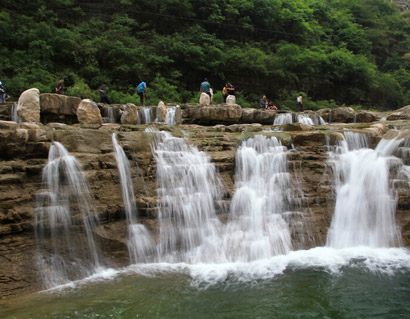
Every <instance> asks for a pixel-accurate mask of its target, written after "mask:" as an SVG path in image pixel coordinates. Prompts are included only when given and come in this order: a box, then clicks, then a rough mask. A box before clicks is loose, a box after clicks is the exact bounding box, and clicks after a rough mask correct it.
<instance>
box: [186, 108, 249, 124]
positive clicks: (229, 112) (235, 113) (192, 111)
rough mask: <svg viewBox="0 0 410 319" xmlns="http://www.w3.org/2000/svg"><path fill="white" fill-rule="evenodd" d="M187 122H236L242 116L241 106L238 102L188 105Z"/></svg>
mask: <svg viewBox="0 0 410 319" xmlns="http://www.w3.org/2000/svg"><path fill="white" fill-rule="evenodd" d="M185 115H186V118H185V119H184V120H185V122H187V123H195V124H204V125H215V124H237V123H239V122H240V120H241V117H242V108H241V106H240V105H238V104H232V105H229V104H217V105H211V106H204V107H190V108H187V109H186V113H185Z"/></svg>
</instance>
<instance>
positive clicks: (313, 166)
mask: <svg viewBox="0 0 410 319" xmlns="http://www.w3.org/2000/svg"><path fill="white" fill-rule="evenodd" d="M220 107H221V106H218V107H200V108H199V107H192V108H189V110H188V111H187V110H186V109H185V110H184V113H185V120H186V118H187V117H186V115H187V112H188V114H189V115H190V118H191V121H192V122H194V123H196V122H199V123H202V124H206V125H208V124H211V123H215V122H216V124H217V125H215V124H213V125H214V126H206V127H204V126H201V125H179V126H175V127H171V126H166V125H158V124H155V125H153V126H152V127H154V128H156V129H158V130H161V129H164V130H167V131H170V132H171V133H172V134H173V135H174V136H177V137H184V138H186V140H187V142H188V143H191V144H193V145H195V146H197V147H198V149H199V150H201V151H205V152H206V153H207V154H208V155H209V156H210V157H211V161H212V162H213V163H214V164H215V166H216V169H217V171H218V174H219V177H220V179H221V182H222V184H223V186H224V194H223V200H224V201H225V202H226V203H229V202H230V200H231V198H232V196H233V194H234V192H235V184H234V176H235V154H236V151H237V148H238V147H239V145H240V144H241V142H242V141H244V140H246V139H248V138H250V137H253V136H255V135H256V134H263V135H266V136H276V137H277V138H278V139H280V140H281V141H282V144H283V145H285V146H287V147H288V149H289V151H288V153H287V157H288V169H289V171H290V172H291V174H292V177H293V178H294V179H295V180H297V181H298V183H299V187H300V190H301V193H300V196H299V198H297V201H295V202H298V203H299V204H300V206H299V207H294V208H295V210H297V209H300V211H301V214H300V215H299V217H298V218H301V221H303V224H304V225H305V226H304V227H302V228H292V239H293V246H294V249H301V248H310V247H314V246H318V245H323V244H325V242H326V235H327V231H328V227H329V226H330V222H331V217H332V214H333V211H334V205H335V190H334V186H333V185H332V180H333V177H332V170H331V169H330V167H329V164H328V163H327V160H328V154H327V150H328V145H329V144H330V145H332V144H335V143H336V142H337V141H338V140H340V139H341V134H342V133H343V132H344V131H346V130H351V131H355V132H361V133H364V134H367V135H368V136H369V138H370V141H371V144H372V146H373V147H374V145H376V144H377V142H378V141H379V140H380V139H381V138H382V137H386V138H394V137H396V136H397V135H398V133H397V132H398V131H397V130H396V129H398V130H401V131H402V132H404V131H406V130H409V129H410V123H409V122H403V121H401V122H383V123H381V122H379V123H369V124H368V123H357V124H354V123H351V124H344V123H334V124H327V125H323V126H311V125H306V124H301V123H297V124H292V125H287V126H286V128H287V129H286V130H283V131H274V130H272V129H273V128H274V127H273V126H272V125H271V124H272V123H271V124H270V125H269V126H263V125H261V124H258V123H257V124H239V123H236V121H238V122H239V121H240V119H241V118H244V114H245V113H246V112H249V111H244V110H242V109H241V108H240V107H239V106H236V105H232V106H229V107H227V108H226V109H225V110H224V111H219V110H218V108H220ZM255 111H260V110H255ZM255 111H252V112H249V113H259V112H255ZM221 112H222V113H223V114H225V116H224V117H222V118H223V120H221V117H220V114H221ZM260 112H263V111H260ZM264 114H268V115H266V116H267V118H269V121H271V120H272V122H273V118H271V117H270V116H271V115H270V113H264ZM347 114H348V116H350V114H351V112H350V110H347ZM246 116H248V118H249V119H251V118H255V116H254V115H249V114H248V115H246ZM225 124H227V125H225ZM146 127H147V126H145V125H125V124H124V125H120V124H103V125H101V124H76V125H65V124H62V123H49V124H47V125H42V124H29V123H23V124H17V123H14V122H8V121H0V202H1V206H0V269H1V273H0V298H2V297H3V298H4V297H10V296H15V295H20V294H23V293H27V292H31V291H34V290H38V289H40V287H41V282H40V279H39V276H38V273H37V270H36V267H35V266H34V264H35V240H34V210H35V207H36V197H37V196H38V194H39V192H40V191H41V189H42V169H43V168H44V166H45V165H46V163H47V157H48V150H49V148H50V146H51V143H52V141H58V142H60V143H62V144H63V145H64V146H65V147H66V148H67V150H68V151H69V152H70V153H71V154H72V155H74V156H75V157H76V158H77V160H78V161H79V162H80V164H81V166H82V169H83V171H84V175H85V176H86V178H87V180H88V183H89V186H90V191H91V197H92V200H93V202H94V206H95V208H96V211H97V212H98V214H99V218H100V225H99V226H98V227H97V229H96V230H95V233H96V235H97V238H98V241H99V242H100V243H102V244H103V246H104V256H105V259H104V262H105V263H106V264H107V265H109V266H112V267H118V266H124V265H127V264H128V263H129V258H128V253H127V247H126V244H125V238H126V230H125V228H126V226H125V225H126V222H125V215H124V207H123V202H122V197H121V189H120V184H119V176H118V171H117V164H116V161H115V156H114V149H113V146H112V141H111V134H112V133H113V132H115V133H116V134H117V139H118V142H119V144H120V145H121V146H122V147H123V149H124V151H125V153H126V155H127V157H128V159H129V160H130V165H131V171H132V181H133V185H134V189H135V194H136V197H137V198H136V200H137V204H138V209H139V218H140V220H141V221H142V222H143V223H144V224H145V225H146V226H147V228H148V229H149V230H150V231H151V232H152V233H153V234H156V233H157V215H158V212H157V209H156V205H157V191H156V188H157V183H156V163H155V160H154V158H153V155H152V150H151V146H150V144H151V142H152V141H153V139H154V135H153V134H152V133H146V132H144V130H145V128H146ZM395 128H396V129H395ZM406 138H407V137H406ZM408 164H409V163H408ZM408 164H407V165H408ZM396 191H397V194H398V205H397V212H396V222H397V223H398V225H399V227H400V228H401V231H402V240H403V244H404V245H406V246H409V245H410V204H409V202H410V199H409V197H410V194H409V185H408V184H406V183H404V182H401V183H397V185H396ZM221 207H222V206H221ZM218 213H219V216H220V218H221V220H222V221H225V220H226V219H227V216H229V212H228V211H226V209H222V208H221V209H220V211H219V212H218Z"/></svg>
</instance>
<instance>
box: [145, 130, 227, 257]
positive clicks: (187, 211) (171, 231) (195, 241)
mask: <svg viewBox="0 0 410 319" xmlns="http://www.w3.org/2000/svg"><path fill="white" fill-rule="evenodd" d="M155 134H156V137H157V141H156V143H155V144H154V145H153V153H154V157H155V160H156V162H157V183H158V190H157V192H158V197H159V199H160V201H159V207H158V211H159V228H160V233H159V243H158V255H159V260H160V261H167V262H180V261H183V262H189V263H198V262H214V261H215V260H218V259H220V257H218V256H219V255H220V254H223V252H221V250H220V249H219V248H220V247H219V243H218V237H219V234H220V232H221V229H222V224H221V223H220V221H219V219H218V218H217V216H216V212H215V204H214V203H215V201H217V200H218V199H219V198H220V194H221V192H220V187H221V184H220V181H219V179H218V178H217V176H216V171H215V166H214V165H213V164H212V163H211V162H210V158H209V157H208V156H207V155H206V154H205V153H204V152H200V151H199V150H198V149H197V148H196V147H193V146H190V145H187V144H186V143H185V141H184V140H183V139H181V138H175V137H173V136H172V135H171V134H169V133H167V132H156V133H155Z"/></svg>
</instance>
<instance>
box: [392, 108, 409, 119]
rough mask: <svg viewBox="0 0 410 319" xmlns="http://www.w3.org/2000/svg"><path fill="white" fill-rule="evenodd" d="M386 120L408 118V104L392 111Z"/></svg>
mask: <svg viewBox="0 0 410 319" xmlns="http://www.w3.org/2000/svg"><path fill="white" fill-rule="evenodd" d="M387 120H388V121H397V120H410V105H407V106H405V107H402V108H401V109H398V110H396V111H394V112H393V113H392V114H390V115H389V116H388V117H387Z"/></svg>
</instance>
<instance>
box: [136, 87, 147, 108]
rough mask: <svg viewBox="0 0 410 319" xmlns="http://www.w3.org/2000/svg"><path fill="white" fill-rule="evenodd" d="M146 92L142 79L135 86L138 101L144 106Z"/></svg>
mask: <svg viewBox="0 0 410 319" xmlns="http://www.w3.org/2000/svg"><path fill="white" fill-rule="evenodd" d="M146 93H147V83H145V82H144V81H142V82H141V83H140V84H138V86H137V94H138V95H139V96H140V103H141V105H142V106H145V94H146Z"/></svg>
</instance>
